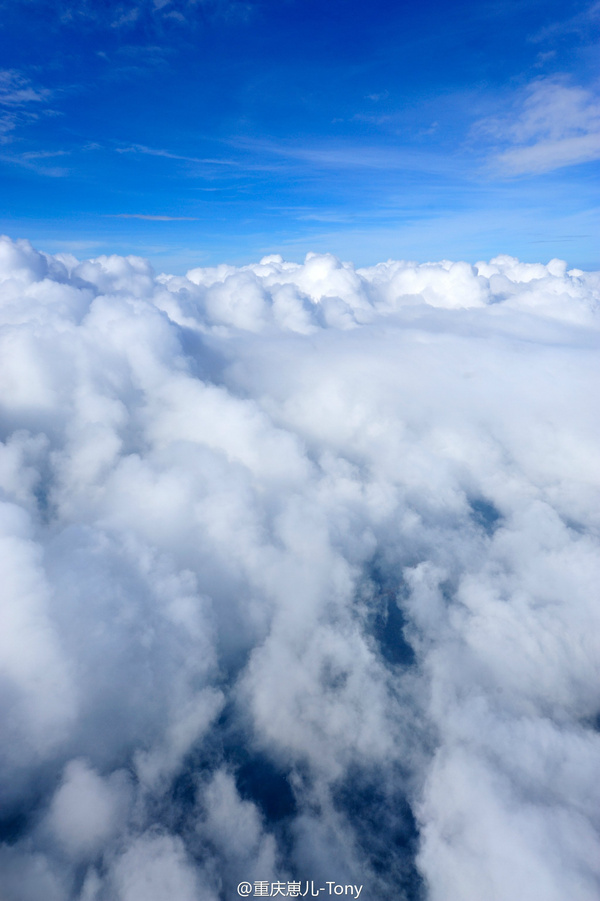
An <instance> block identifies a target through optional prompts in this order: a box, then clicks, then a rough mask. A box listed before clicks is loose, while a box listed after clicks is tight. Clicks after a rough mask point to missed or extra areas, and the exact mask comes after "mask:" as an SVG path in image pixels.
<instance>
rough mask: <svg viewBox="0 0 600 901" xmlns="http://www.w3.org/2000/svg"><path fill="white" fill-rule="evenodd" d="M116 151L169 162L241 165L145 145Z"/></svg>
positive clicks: (216, 158) (233, 161)
mask: <svg viewBox="0 0 600 901" xmlns="http://www.w3.org/2000/svg"><path fill="white" fill-rule="evenodd" d="M116 151H117V153H139V154H144V155H146V156H160V157H164V158H165V159H168V160H178V161H180V162H182V163H201V164H208V163H209V164H212V165H217V166H237V165H239V163H237V162H236V161H235V160H230V159H219V158H218V157H198V156H185V155H184V154H181V153H172V152H171V151H170V150H161V149H160V148H156V147H146V146H145V145H144V144H130V145H129V146H127V147H117V148H116Z"/></svg>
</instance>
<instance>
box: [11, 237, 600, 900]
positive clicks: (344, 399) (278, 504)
mask: <svg viewBox="0 0 600 901" xmlns="http://www.w3.org/2000/svg"><path fill="white" fill-rule="evenodd" d="M599 300H600V277H599V275H598V273H584V272H581V271H579V270H571V271H567V268H566V265H565V264H564V263H563V262H561V261H560V260H551V261H550V262H549V263H547V264H542V263H522V262H520V261H518V260H516V259H514V258H512V257H508V256H498V257H496V258H495V259H493V260H491V261H489V262H481V263H478V264H477V265H476V266H471V265H469V264H467V263H462V262H449V261H442V262H440V263H425V264H417V263H414V262H406V261H404V262H403V261H388V262H387V263H380V264H379V265H377V266H373V267H370V268H366V269H355V268H354V267H353V266H352V265H351V264H349V263H341V262H340V261H339V260H337V259H336V258H335V257H333V256H331V255H328V254H325V255H317V254H309V255H308V257H307V258H306V260H305V262H304V263H303V264H295V263H288V262H285V261H284V260H283V259H282V258H281V257H279V256H277V255H275V254H273V255H270V256H267V257H265V258H263V259H262V260H261V261H260V262H259V263H256V264H252V265H249V266H244V267H240V268H236V267H233V266H228V265H222V266H218V267H213V268H209V269H199V268H198V269H193V270H191V271H190V272H188V274H187V276H185V277H183V276H169V275H156V273H155V272H154V271H153V270H152V268H151V267H150V265H149V264H148V263H147V262H146V261H144V260H142V259H140V258H138V257H134V256H130V257H119V256H103V257H98V258H97V259H94V260H87V261H83V262H79V261H78V260H77V259H76V258H75V257H73V256H71V255H70V254H59V255H57V256H55V257H52V256H49V255H46V254H41V253H39V252H37V251H36V250H34V249H33V248H32V247H31V246H30V245H29V244H28V242H26V241H20V242H12V241H10V240H9V239H7V238H4V239H2V241H1V242H0V323H1V324H0V359H1V360H2V366H1V367H0V398H1V404H0V426H1V429H2V431H1V433H0V500H1V502H2V508H1V511H2V519H1V523H2V527H3V535H4V537H3V539H2V540H3V541H4V542H5V551H4V553H3V555H2V558H1V559H2V560H3V566H4V568H5V572H4V575H3V582H2V584H3V588H4V591H3V593H2V610H1V612H2V616H3V618H4V619H3V622H4V627H3V629H2V630H0V636H2V638H1V640H0V671H1V673H2V679H1V684H0V715H1V716H2V721H3V722H4V723H5V724H7V725H6V727H5V729H4V731H3V741H2V745H1V753H2V760H3V772H4V774H5V775H4V776H3V777H2V780H1V781H0V792H1V797H0V800H1V801H2V807H3V810H4V811H6V814H5V817H6V819H5V820H4V821H3V828H4V832H3V835H4V836H5V838H6V841H5V843H4V844H3V845H2V846H1V847H0V877H1V879H2V886H3V892H4V896H3V901H42V899H44V901H46V899H48V898H49V899H50V901H55V899H56V901H59V899H61V901H64V899H65V898H69V899H77V901H113V899H116V901H138V899H139V901H142V899H143V901H167V899H171V898H177V899H178V901H186V899H188V898H189V899H190V901H192V899H193V901H197V899H198V898H203V899H204V898H206V899H207V901H212V899H217V898H219V897H221V896H222V895H223V894H224V893H225V894H228V895H229V894H232V893H235V887H236V885H237V882H238V881H240V880H242V879H247V880H249V881H251V882H253V881H254V880H261V879H266V880H269V881H274V880H280V879H281V880H285V881H287V880H288V879H293V878H296V877H297V878H300V879H302V880H306V879H308V880H310V879H313V878H314V879H321V880H330V879H331V880H336V879H337V880H339V881H341V882H352V883H356V884H364V886H365V888H364V894H365V897H370V898H373V899H374V901H379V899H382V901H383V899H385V898H388V897H390V895H391V894H394V896H395V897H399V898H402V897H405V898H407V899H409V898H415V897H416V896H417V889H416V888H415V886H416V885H419V879H421V880H422V886H423V891H424V892H425V896H426V897H428V898H430V899H431V901H455V899H456V898H461V899H462V898H464V899H466V901H469V899H474V901H479V899H480V898H481V897H483V896H492V895H493V896H494V897H495V898H497V899H499V901H504V899H506V901H508V899H512V898H514V897H515V896H520V897H536V896H537V894H539V892H540V891H541V892H542V893H543V896H544V898H545V899H546V898H547V899H549V901H553V899H555V898H556V901H559V899H562V898H565V897H569V898H573V899H576V901H592V899H595V898H596V897H597V895H598V885H599V884H600V883H599V880H600V873H599V871H598V865H597V856H596V855H595V853H594V850H595V844H596V842H597V837H598V830H599V827H600V823H599V821H598V810H599V809H600V803H599V802H600V798H599V797H598V785H599V784H600V780H598V774H597V762H596V761H597V760H598V751H599V750H600V748H599V744H600V738H599V734H598V731H597V716H598V711H599V710H600V694H599V692H598V680H597V671H598V665H599V660H600V644H599V640H598V636H599V635H600V622H599V616H598V610H597V605H596V604H595V600H594V599H595V596H596V593H597V588H596V586H597V585H598V582H599V580H600V572H598V560H599V559H600V556H599V554H598V551H599V548H598V539H597V535H598V531H597V530H598V525H599V519H598V509H599V505H598V489H599V486H600V471H599V469H598V463H597V446H598V438H599V435H598V422H599V421H600V417H598V416H597V410H596V406H597V405H596V400H595V397H596V394H595V390H594V389H595V385H596V384H597V381H598V375H599V372H598V362H597V361H598V353H597V351H598V342H599V338H600V330H599V328H598V302H599ZM411 811H412V814H411ZM19 872H20V873H26V876H24V877H23V878H22V879H21V880H20V881H19V879H18V878H17V874H18V873H19ZM419 874H420V875H419ZM319 884H324V883H322V882H321V883H319Z"/></svg>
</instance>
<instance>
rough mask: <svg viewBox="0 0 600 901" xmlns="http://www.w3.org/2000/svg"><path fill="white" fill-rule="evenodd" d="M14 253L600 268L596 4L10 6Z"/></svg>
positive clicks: (39, 0) (179, 1) (6, 103)
mask: <svg viewBox="0 0 600 901" xmlns="http://www.w3.org/2000/svg"><path fill="white" fill-rule="evenodd" d="M0 12H1V16H0V44H1V50H2V52H1V59H0V111H1V112H0V136H1V137H0V139H1V141H2V143H1V144H0V196H1V197H2V203H1V211H0V231H2V232H5V233H6V234H8V235H10V236H11V237H12V238H17V237H26V238H29V239H30V240H32V241H33V242H34V244H36V246H38V247H41V248H42V249H44V250H46V251H48V252H59V251H70V252H73V253H75V254H76V255H78V256H79V257H89V256H95V255H98V254H99V253H110V252H117V253H136V254H140V255H142V256H147V257H149V258H150V259H151V261H152V262H153V264H154V266H155V267H156V268H157V269H158V270H166V271H171V272H183V271H185V270H186V269H187V268H189V267H190V266H193V265H207V264H215V263H218V262H221V261H227V262H234V263H244V262H249V261H251V260H255V259H258V258H259V257H260V256H262V255H263V254H266V253H273V252H277V253H281V254H282V255H283V256H284V257H285V258H286V259H291V260H300V259H302V258H303V257H304V255H305V253H306V252H307V251H318V252H332V253H334V254H336V255H338V256H339V257H341V258H342V259H348V260H353V261H354V262H355V263H356V264H357V265H366V264H372V263H375V262H377V261H379V260H381V259H387V258H390V257H391V258H395V259H417V260H433V259H466V260H469V261H471V262H474V261H475V260H478V259H489V258H490V257H493V256H495V255H497V254H498V253H509V254H512V255H514V256H518V257H520V258H522V259H525V260H531V261H535V260H538V259H541V260H546V261H547V260H549V259H551V258H553V257H559V258H564V259H566V260H567V261H568V263H569V265H571V266H577V267H580V268H587V269H593V268H597V267H598V266H599V265H600V262H599V258H598V252H597V237H596V236H597V234H598V207H599V202H598V201H599V197H598V158H599V156H600V106H599V101H598V76H597V42H598V21H599V10H598V4H597V3H592V4H590V3H581V2H575V3H572V4H569V6H568V9H567V8H566V7H565V4H563V3H557V2H545V3H541V2H525V3H519V4H514V3H502V2H500V3H473V2H463V3H453V4H448V3H444V4H442V3H439V2H432V0H427V2H424V3H396V4H390V3H383V2H380V0H375V2H372V3H370V4H368V5H365V4H361V3H357V2H354V0H350V2H343V3H342V2H340V0H337V2H336V0H334V2H331V3H327V4H322V3H316V2H312V0H303V2H294V0H289V2H279V3H275V2H270V0H259V2H247V3H242V2H229V0H223V2H220V0H215V2H203V3H198V2H184V0H172V2H163V0H154V2H139V3H137V2H124V3H113V2H107V3H102V4H100V3H93V2H88V3H80V4H77V5H71V4H69V3H68V2H61V3H49V2H45V0H29V2H23V3H10V2H5V3H2V4H0Z"/></svg>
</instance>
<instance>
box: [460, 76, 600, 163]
mask: <svg viewBox="0 0 600 901" xmlns="http://www.w3.org/2000/svg"><path fill="white" fill-rule="evenodd" d="M475 131H476V133H479V134H480V135H483V136H484V137H487V138H491V139H492V140H493V141H494V142H495V143H496V147H495V149H494V151H493V153H492V156H491V163H492V166H493V167H494V168H495V169H496V170H497V171H499V172H500V173H501V174H503V175H531V174H537V173H543V172H550V171H552V170H554V169H560V168H563V167H565V166H574V165H577V164H579V163H585V162H590V161H593V160H597V159H600V98H599V97H598V95H597V94H596V93H594V91H592V90H590V89H588V88H584V87H581V86H578V85H570V84H569V83H568V82H567V81H566V79H564V78H561V77H554V78H546V79H538V80H536V81H534V82H532V83H531V84H530V85H528V86H527V88H526V90H525V92H524V94H523V95H521V96H520V97H519V98H518V101H517V103H516V105H515V108H514V109H513V111H512V112H511V113H510V114H508V115H504V116H501V117H490V118H486V119H482V120H480V121H479V122H478V123H476V126H475Z"/></svg>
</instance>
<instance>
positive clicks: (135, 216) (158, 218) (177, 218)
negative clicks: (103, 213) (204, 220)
mask: <svg viewBox="0 0 600 901" xmlns="http://www.w3.org/2000/svg"><path fill="white" fill-rule="evenodd" d="M107 218H109V219H147V220H148V221H149V222H197V221H198V219H197V217H196V216H148V215H146V214H145V213H113V214H109V216H108V217H107Z"/></svg>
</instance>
